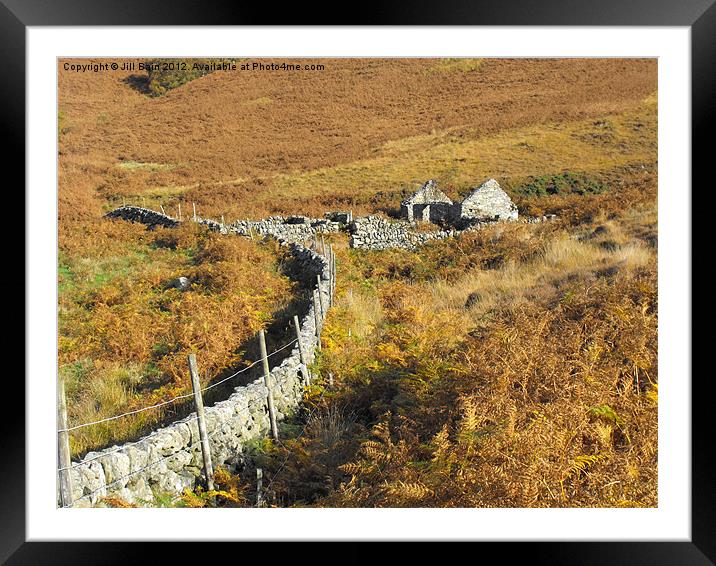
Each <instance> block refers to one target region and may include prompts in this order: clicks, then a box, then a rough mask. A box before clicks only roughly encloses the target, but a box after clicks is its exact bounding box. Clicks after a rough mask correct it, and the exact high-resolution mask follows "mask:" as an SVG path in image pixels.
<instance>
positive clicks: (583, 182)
mask: <svg viewBox="0 0 716 566" xmlns="http://www.w3.org/2000/svg"><path fill="white" fill-rule="evenodd" d="M607 189H608V187H607V185H605V184H604V183H602V182H601V181H599V180H598V179H596V178H595V177H592V176H589V175H587V174H585V173H575V172H571V171H564V172H563V173H556V174H551V175H540V176H537V177H534V176H532V177H528V178H527V179H525V180H524V181H522V182H520V183H518V184H516V185H513V186H512V192H513V193H514V194H516V195H519V196H523V197H541V196H547V195H567V194H577V195H597V194H600V193H603V192H604V191H606V190H607Z"/></svg>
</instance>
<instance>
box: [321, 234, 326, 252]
mask: <svg viewBox="0 0 716 566" xmlns="http://www.w3.org/2000/svg"><path fill="white" fill-rule="evenodd" d="M321 252H322V253H323V257H326V240H325V238H324V237H323V232H321Z"/></svg>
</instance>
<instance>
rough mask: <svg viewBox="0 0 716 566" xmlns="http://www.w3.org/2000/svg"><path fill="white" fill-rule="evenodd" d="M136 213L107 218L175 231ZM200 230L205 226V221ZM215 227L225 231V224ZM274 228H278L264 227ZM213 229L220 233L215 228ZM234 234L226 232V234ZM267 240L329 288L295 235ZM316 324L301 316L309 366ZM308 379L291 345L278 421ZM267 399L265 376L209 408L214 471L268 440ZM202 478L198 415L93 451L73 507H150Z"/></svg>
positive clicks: (320, 262) (325, 272) (279, 375)
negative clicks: (115, 501)
mask: <svg viewBox="0 0 716 566" xmlns="http://www.w3.org/2000/svg"><path fill="white" fill-rule="evenodd" d="M136 208H138V207H122V208H121V209H118V210H117V211H113V212H114V214H112V213H110V214H108V216H109V217H111V218H126V219H129V220H134V221H138V222H144V223H146V224H149V225H150V226H151V225H155V224H162V222H165V221H166V219H169V220H172V221H173V222H175V224H173V225H176V221H175V220H174V219H171V218H169V217H164V218H158V217H163V216H164V215H161V214H159V213H154V214H148V213H147V212H146V209H140V211H137V210H136ZM148 212H153V211H148ZM201 223H204V224H205V223H206V221H201ZM214 224H216V225H218V226H219V227H220V226H221V224H220V223H214ZM253 224H262V223H260V222H259V223H253ZM162 225H165V224H162ZM166 225H168V224H166ZM274 225H276V226H279V225H281V224H280V223H275V224H274V223H272V222H267V223H265V224H262V226H274ZM209 226H210V227H213V228H215V229H219V228H216V226H214V225H213V224H210V225H209ZM232 226H233V225H232ZM232 231H233V230H231V228H230V227H229V228H228V232H232ZM257 232H258V230H257ZM236 233H240V232H238V231H237V232H236ZM259 233H261V232H259ZM266 233H267V234H271V235H275V233H280V234H282V237H280V238H279V241H280V243H281V245H283V246H286V247H287V248H288V249H289V251H290V253H291V255H292V256H293V257H294V259H295V260H296V265H297V266H298V269H299V271H300V275H301V276H302V277H304V278H308V279H311V280H315V278H316V275H320V276H321V279H322V280H324V281H328V280H329V279H330V273H329V265H328V261H327V260H326V258H324V257H323V256H322V255H320V254H318V253H316V252H314V251H313V250H311V249H309V248H306V247H304V246H302V245H300V244H297V243H295V242H291V241H289V239H290V238H293V237H298V235H299V233H298V232H294V231H288V232H284V230H283V229H282V228H278V229H276V231H275V232H273V231H272V232H269V231H266ZM301 235H302V233H301ZM283 236H288V238H284V237H283ZM328 287H329V286H328V285H322V286H321V292H322V294H323V303H324V304H326V305H327V304H329V293H330V291H329V289H328ZM315 320H316V318H315V316H314V312H313V305H311V306H310V307H309V309H308V312H306V313H305V314H304V315H303V316H302V317H300V324H301V334H300V341H301V346H302V347H303V351H304V353H305V355H306V358H307V359H306V362H307V363H308V364H311V363H312V362H313V361H314V359H315V353H316V349H317V338H316V327H315ZM318 320H319V324H322V321H323V318H322V317H321V313H320V309H319V313H318ZM291 338H292V337H291ZM269 360H270V358H269ZM306 373H307V372H306V369H305V367H303V366H302V365H301V360H300V354H299V349H298V344H297V343H294V345H293V347H292V350H291V351H290V355H289V356H288V357H286V358H285V359H284V360H283V361H281V363H280V364H279V365H277V366H276V367H274V368H273V369H271V371H270V376H271V380H272V384H273V398H274V405H275V407H276V411H277V418H278V420H282V419H284V418H285V417H286V416H287V415H289V414H290V413H291V412H292V411H294V410H295V409H296V407H297V406H298V404H299V403H300V401H301V398H302V392H303V387H304V385H306ZM267 396H268V390H267V388H266V386H265V385H264V381H263V377H261V378H258V379H257V380H255V381H254V382H253V383H251V384H249V385H247V386H241V387H236V388H235V389H234V391H233V393H232V394H231V396H230V397H229V398H228V399H226V400H224V401H220V402H218V403H216V404H215V405H213V406H211V407H207V408H206V409H205V412H206V422H207V432H208V434H209V443H210V446H211V454H212V460H213V462H214V465H215V466H218V465H224V466H226V467H228V468H229V469H235V468H236V467H237V466H239V465H240V464H241V461H242V453H243V451H244V447H245V446H246V445H247V443H249V442H250V441H252V440H254V439H257V438H261V437H263V436H266V434H267V433H268V432H269V431H270V423H269V416H268V401H267V398H268V397H267ZM201 476H202V455H201V448H200V441H199V430H198V426H197V420H196V414H195V413H192V414H191V415H189V416H188V417H186V418H184V419H182V420H180V421H177V422H174V423H172V424H171V425H169V426H166V427H164V428H160V429H158V430H156V431H154V432H152V433H151V434H149V435H147V436H145V437H144V438H142V439H140V440H139V441H137V442H133V443H129V444H125V445H122V446H113V447H111V448H107V449H105V450H102V451H99V452H90V453H88V454H86V455H85V457H84V458H83V459H82V460H80V461H79V462H73V463H72V469H71V470H70V478H71V485H72V496H73V500H74V502H75V503H74V506H90V505H92V504H94V503H96V502H97V501H98V500H99V498H101V497H103V496H106V495H109V494H113V495H117V496H119V497H122V498H123V499H125V500H127V501H129V502H137V503H151V502H152V501H154V499H155V495H156V494H157V493H163V494H167V493H168V494H180V493H181V492H182V491H183V490H184V489H185V488H192V487H193V486H195V485H196V483H197V481H198V480H199V478H200V477H201Z"/></svg>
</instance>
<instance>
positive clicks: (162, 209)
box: [159, 204, 167, 216]
mask: <svg viewBox="0 0 716 566" xmlns="http://www.w3.org/2000/svg"><path fill="white" fill-rule="evenodd" d="M159 210H161V211H162V214H163V215H164V216H166V215H167V213H166V212H164V207H163V206H162V205H161V204H160V205H159Z"/></svg>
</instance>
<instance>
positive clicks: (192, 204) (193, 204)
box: [191, 202, 196, 222]
mask: <svg viewBox="0 0 716 566" xmlns="http://www.w3.org/2000/svg"><path fill="white" fill-rule="evenodd" d="M191 207H192V208H193V209H194V222H196V204H195V203H193V202H192V203H191Z"/></svg>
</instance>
